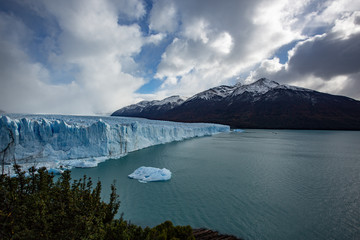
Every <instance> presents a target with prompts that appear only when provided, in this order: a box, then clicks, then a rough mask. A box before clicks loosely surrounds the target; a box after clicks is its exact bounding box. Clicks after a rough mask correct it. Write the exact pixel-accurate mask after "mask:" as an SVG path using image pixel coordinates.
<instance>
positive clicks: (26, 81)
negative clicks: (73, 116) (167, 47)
mask: <svg viewBox="0 0 360 240" xmlns="http://www.w3.org/2000/svg"><path fill="white" fill-rule="evenodd" d="M43 4H44V5H43V6H44V9H46V11H48V13H47V15H48V16H51V17H53V18H55V19H56V21H57V24H58V25H59V26H60V29H61V34H60V35H59V37H58V38H57V39H56V42H57V45H58V47H59V49H58V50H57V51H56V52H51V53H49V56H51V57H50V58H49V60H50V62H49V63H50V64H52V65H53V66H56V67H57V68H62V69H65V67H66V66H68V65H69V64H72V65H75V66H76V69H78V71H77V73H76V74H74V75H73V77H74V80H73V81H72V82H70V83H68V84H62V85H53V84H52V83H51V76H49V74H51V73H49V70H48V69H47V67H45V66H43V65H42V64H41V63H36V62H33V60H32V59H31V58H30V57H29V56H28V53H27V52H26V51H25V49H26V47H25V46H24V45H22V44H21V41H18V42H17V43H16V42H15V43H14V44H11V43H12V41H13V40H12V38H10V37H5V36H3V37H2V44H1V45H2V48H3V47H4V46H6V45H9V44H10V45H11V48H10V50H12V51H10V50H9V51H5V50H7V49H5V50H4V51H3V52H2V58H9V59H13V60H14V62H15V64H14V65H13V66H7V67H6V72H7V73H8V74H9V77H8V78H7V80H6V84H5V83H4V82H3V81H4V80H2V83H1V85H2V87H1V96H2V98H5V99H6V98H7V99H9V98H8V95H9V94H7V92H9V93H16V92H21V91H23V90H21V89H22V88H26V89H27V90H26V91H25V90H24V91H25V93H24V94H19V95H18V96H17V97H16V98H14V99H13V100H11V101H10V100H7V101H5V100H4V101H1V104H2V106H0V108H4V109H6V110H8V111H15V112H19V111H20V112H24V111H25V112H50V113H78V114H80V113H82V114H86V113H87V114H89V113H108V112H112V111H113V110H115V109H117V108H118V107H120V106H124V105H127V104H129V103H132V101H133V98H134V92H135V91H136V90H137V89H138V88H139V87H140V86H141V85H142V84H144V80H143V79H141V78H136V77H134V76H132V75H131V74H129V73H127V72H128V71H130V70H131V69H134V68H135V67H136V66H134V65H136V64H135V62H134V61H133V56H134V55H136V54H138V53H139V52H140V50H141V47H142V46H143V45H144V44H145V43H147V40H146V39H145V38H144V37H143V36H142V33H141V32H140V28H139V26H138V25H118V12H117V8H114V5H113V4H114V2H107V1H96V0H92V1H44V2H43ZM140 10H141V8H140ZM140 10H139V11H138V13H137V14H135V15H134V16H133V17H136V16H141V14H140V13H141V11H140ZM19 22H20V21H19V20H17V21H16V20H15V19H11V21H9V22H8V23H7V24H9V26H12V25H14V24H15V23H18V25H19ZM20 25H21V26H22V28H23V29H26V26H25V25H24V24H22V23H21V22H20ZM22 32H23V31H14V34H15V36H16V37H18V38H20V39H22V40H24V39H25V38H28V36H24V34H21V33H22ZM159 38H161V36H158V37H154V38H153V39H152V40H150V41H152V42H154V43H155V42H157V41H159ZM26 40H29V39H25V40H24V41H26ZM19 59H22V60H21V61H19ZM18 69H20V71H19V70H18ZM44 73H45V74H44ZM4 74H5V72H2V73H1V75H4ZM44 75H45V77H44ZM1 79H4V78H3V77H2V78H1ZM65 82H66V81H65ZM17 88H19V89H18V90H16V89H17Z"/></svg>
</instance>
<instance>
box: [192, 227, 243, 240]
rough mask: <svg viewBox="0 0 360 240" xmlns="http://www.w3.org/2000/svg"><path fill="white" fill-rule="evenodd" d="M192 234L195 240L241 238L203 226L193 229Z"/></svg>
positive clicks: (238, 239) (233, 239)
mask: <svg viewBox="0 0 360 240" xmlns="http://www.w3.org/2000/svg"><path fill="white" fill-rule="evenodd" d="M193 234H194V237H195V239H197V240H241V239H240V238H237V237H235V236H232V235H224V234H219V233H218V232H216V231H212V230H209V229H204V228H200V229H193Z"/></svg>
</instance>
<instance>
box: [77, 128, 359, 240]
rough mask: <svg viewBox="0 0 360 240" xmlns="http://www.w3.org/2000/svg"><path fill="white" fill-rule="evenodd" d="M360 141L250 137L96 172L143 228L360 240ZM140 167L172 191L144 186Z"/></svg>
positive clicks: (129, 159) (138, 157) (306, 134)
mask: <svg viewBox="0 0 360 240" xmlns="http://www.w3.org/2000/svg"><path fill="white" fill-rule="evenodd" d="M359 145H360V132H351V131H347V132H346V131H290V130H281V131H274V130H246V131H245V132H243V133H224V134H218V135H215V136H212V137H204V138H195V139H191V140H187V141H183V142H176V143H170V144H165V145H159V146H154V147H150V148H147V149H143V150H140V151H136V152H133V153H130V154H129V155H127V156H126V157H124V158H121V159H114V160H109V161H106V162H104V163H102V164H100V165H99V166H98V167H97V168H91V169H73V170H72V176H73V178H75V179H77V178H80V177H82V176H83V175H84V174H86V175H87V176H91V177H92V179H94V180H97V179H100V180H101V181H102V183H103V187H104V189H103V194H104V196H108V194H109V191H110V184H111V183H112V182H113V180H114V179H115V181H116V186H117V188H118V193H119V195H120V200H121V207H120V211H121V212H124V217H125V219H128V220H131V222H132V223H135V224H139V225H142V226H155V225H157V224H159V223H161V222H163V221H165V220H171V221H172V222H173V223H174V224H176V225H191V226H192V227H195V228H199V227H206V228H211V229H215V230H218V231H220V232H222V233H227V234H234V235H236V236H238V237H241V238H244V239H360V147H359ZM140 166H152V167H159V168H163V167H165V168H167V169H169V170H171V172H172V174H173V175H172V179H171V180H170V181H167V182H153V183H147V184H144V183H139V182H138V181H136V180H132V179H129V178H128V177H127V175H128V174H130V173H132V172H133V171H134V170H135V169H136V168H138V167H140Z"/></svg>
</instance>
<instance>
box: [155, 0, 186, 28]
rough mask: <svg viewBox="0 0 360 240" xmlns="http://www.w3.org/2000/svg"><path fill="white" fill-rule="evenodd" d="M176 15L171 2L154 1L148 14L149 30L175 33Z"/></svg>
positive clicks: (164, 0) (165, 0)
mask: <svg viewBox="0 0 360 240" xmlns="http://www.w3.org/2000/svg"><path fill="white" fill-rule="evenodd" d="M178 24H179V23H178V13H177V9H176V7H175V3H174V1H172V0H156V1H154V3H153V7H152V10H151V13H150V25H149V28H150V29H151V30H153V31H158V32H169V33H171V32H175V31H176V30H177V27H178Z"/></svg>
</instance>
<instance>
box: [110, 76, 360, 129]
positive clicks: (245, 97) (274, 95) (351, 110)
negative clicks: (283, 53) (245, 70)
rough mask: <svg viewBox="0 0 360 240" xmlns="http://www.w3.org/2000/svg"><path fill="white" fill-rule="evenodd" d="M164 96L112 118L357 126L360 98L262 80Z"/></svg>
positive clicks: (244, 125) (296, 126)
mask: <svg viewBox="0 0 360 240" xmlns="http://www.w3.org/2000/svg"><path fill="white" fill-rule="evenodd" d="M167 99H173V100H172V101H168V100H167ZM167 99H164V100H162V101H152V102H140V103H138V104H135V105H131V106H128V107H125V108H122V109H120V110H118V111H116V112H114V113H113V114H112V116H132V117H143V118H150V119H158V120H171V121H181V122H212V123H221V124H227V125H230V126H231V127H232V128H276V129H343V130H355V129H356V130H360V101H357V100H354V99H351V98H348V97H344V96H336V95H331V94H326V93H321V92H317V91H314V90H310V89H305V88H299V87H294V86H289V85H282V84H279V83H277V82H275V81H271V80H269V79H265V78H261V79H259V80H258V81H256V82H254V83H252V84H248V85H241V84H236V85H234V86H225V85H222V86H219V87H215V88H211V89H209V90H206V91H204V92H201V93H198V94H196V95H194V96H192V97H190V98H189V99H187V100H185V101H184V100H183V99H180V98H179V97H178V96H174V97H170V98H167ZM163 103H164V104H163Z"/></svg>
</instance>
